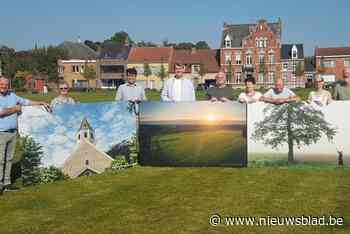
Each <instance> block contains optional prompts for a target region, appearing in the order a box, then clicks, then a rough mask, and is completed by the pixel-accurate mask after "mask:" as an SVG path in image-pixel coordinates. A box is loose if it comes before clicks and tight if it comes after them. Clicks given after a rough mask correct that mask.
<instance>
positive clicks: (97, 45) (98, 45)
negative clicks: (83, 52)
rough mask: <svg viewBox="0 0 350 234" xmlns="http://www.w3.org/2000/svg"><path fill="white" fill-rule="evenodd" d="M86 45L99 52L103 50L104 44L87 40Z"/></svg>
mask: <svg viewBox="0 0 350 234" xmlns="http://www.w3.org/2000/svg"><path fill="white" fill-rule="evenodd" d="M84 44H85V45H87V46H88V47H90V48H91V49H93V50H94V51H98V50H99V49H100V48H101V45H102V43H101V42H99V41H96V42H93V41H90V40H85V41H84Z"/></svg>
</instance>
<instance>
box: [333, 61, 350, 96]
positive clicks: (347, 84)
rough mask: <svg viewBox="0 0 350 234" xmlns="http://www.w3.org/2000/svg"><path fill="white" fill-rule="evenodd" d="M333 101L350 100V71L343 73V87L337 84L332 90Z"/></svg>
mask: <svg viewBox="0 0 350 234" xmlns="http://www.w3.org/2000/svg"><path fill="white" fill-rule="evenodd" d="M333 95H334V99H335V100H340V101H344V100H350V69H349V68H348V69H346V70H345V71H344V85H343V86H341V85H340V84H337V86H336V87H335V89H334V94H333Z"/></svg>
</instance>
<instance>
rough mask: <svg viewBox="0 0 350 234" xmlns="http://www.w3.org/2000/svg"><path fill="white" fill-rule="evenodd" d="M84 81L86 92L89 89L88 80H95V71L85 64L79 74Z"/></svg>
mask: <svg viewBox="0 0 350 234" xmlns="http://www.w3.org/2000/svg"><path fill="white" fill-rule="evenodd" d="M80 74H81V75H82V76H83V77H84V78H85V79H86V80H87V84H88V88H87V91H89V89H90V80H94V79H96V70H95V68H94V67H93V66H92V65H89V64H88V63H87V62H86V63H85V66H84V70H83V72H81V73H80Z"/></svg>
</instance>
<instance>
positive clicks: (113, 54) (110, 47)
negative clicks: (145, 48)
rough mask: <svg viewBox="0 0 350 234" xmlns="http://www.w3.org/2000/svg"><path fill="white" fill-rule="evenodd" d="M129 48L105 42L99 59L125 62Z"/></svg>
mask: <svg viewBox="0 0 350 234" xmlns="http://www.w3.org/2000/svg"><path fill="white" fill-rule="evenodd" d="M130 50H131V46H127V45H120V44H116V43H113V42H105V43H103V46H102V48H101V51H100V58H101V59H120V60H127V59H128V57H129V53H130Z"/></svg>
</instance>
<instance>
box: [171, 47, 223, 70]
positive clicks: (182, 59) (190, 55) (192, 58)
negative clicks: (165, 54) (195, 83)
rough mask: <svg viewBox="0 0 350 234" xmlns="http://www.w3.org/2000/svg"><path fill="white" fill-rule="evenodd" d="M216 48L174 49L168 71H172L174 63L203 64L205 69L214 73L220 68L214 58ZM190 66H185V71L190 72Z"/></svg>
mask: <svg viewBox="0 0 350 234" xmlns="http://www.w3.org/2000/svg"><path fill="white" fill-rule="evenodd" d="M216 55H217V50H211V49H192V50H174V54H173V58H172V60H171V65H170V69H169V71H170V72H171V73H173V72H174V64H175V63H182V64H203V65H204V67H205V69H206V71H207V72H209V73H215V72H218V71H219V70H220V67H219V65H218V61H217V59H216ZM190 70H191V68H190V67H186V71H185V72H191V71H190Z"/></svg>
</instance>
